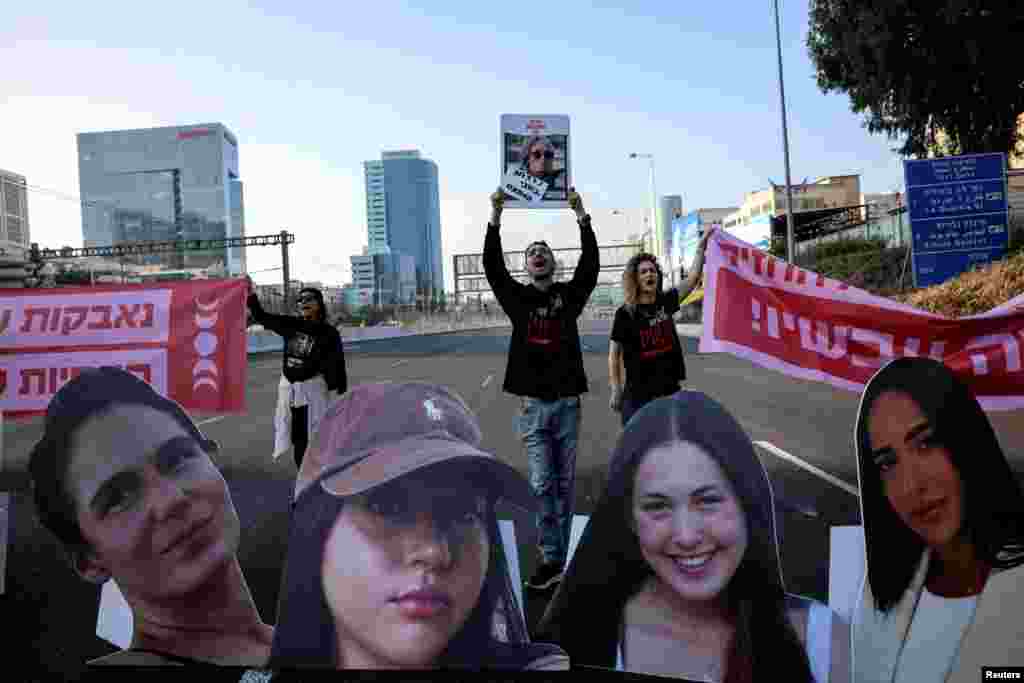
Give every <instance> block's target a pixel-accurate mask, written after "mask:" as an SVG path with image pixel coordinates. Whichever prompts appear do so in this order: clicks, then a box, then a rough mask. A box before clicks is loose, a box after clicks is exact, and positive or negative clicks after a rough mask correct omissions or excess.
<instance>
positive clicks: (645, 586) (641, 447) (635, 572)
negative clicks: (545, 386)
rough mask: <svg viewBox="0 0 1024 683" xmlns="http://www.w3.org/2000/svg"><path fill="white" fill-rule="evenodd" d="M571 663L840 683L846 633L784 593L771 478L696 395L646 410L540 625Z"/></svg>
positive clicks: (714, 407) (711, 404) (714, 406)
mask: <svg viewBox="0 0 1024 683" xmlns="http://www.w3.org/2000/svg"><path fill="white" fill-rule="evenodd" d="M539 637H541V638H544V639H547V640H550V641H551V642H554V643H557V644H559V645H561V646H562V647H563V648H565V649H566V651H567V652H568V653H569V656H570V657H572V660H573V663H574V665H585V666H586V665H589V666H597V667H606V668H609V669H610V668H615V669H617V670H620V671H629V672H636V673H644V674H652V675H660V676H669V677H676V678H687V679H690V680H695V681H713V682H715V683H733V682H734V681H754V680H779V681H791V682H796V681H800V682H804V683H810V682H811V681H816V682H817V683H825V682H826V681H829V682H836V681H847V680H848V678H849V663H848V654H849V629H848V627H847V625H846V624H845V623H843V622H842V620H841V619H840V618H839V617H838V616H836V615H834V614H833V613H832V612H831V610H829V609H828V607H827V606H825V605H822V604H820V603H817V602H814V601H812V600H808V599H805V598H800V597H797V596H793V595H789V594H787V593H786V592H785V589H784V586H783V580H782V572H781V567H780V563H779V555H778V547H777V541H776V537H775V518H774V510H773V499H772V490H771V483H770V481H769V479H768V474H767V472H766V471H765V469H764V467H763V465H762V464H761V461H760V460H759V459H758V457H757V454H756V453H755V451H754V446H753V444H752V443H751V441H750V439H749V437H748V436H747V435H746V434H745V433H744V432H743V429H742V428H741V427H740V425H739V423H737V421H736V420H735V419H734V418H733V417H732V416H731V415H729V413H727V412H726V411H725V409H724V408H723V407H722V406H721V405H719V404H718V403H716V402H715V401H713V400H712V399H710V398H708V397H707V396H705V395H704V394H701V393H698V392H692V391H681V392H679V393H677V394H675V395H673V396H671V397H667V398H661V399H657V400H655V401H653V402H651V403H649V404H648V405H646V406H645V407H644V408H642V409H641V410H640V411H639V412H637V413H636V415H635V416H634V417H633V419H632V420H630V421H629V423H628V424H627V425H626V427H625V429H624V430H623V433H622V435H621V436H620V438H619V442H618V444H617V446H616V448H615V451H614V453H613V455H612V460H611V464H610V466H609V478H608V484H607V487H606V489H605V492H604V495H603V496H602V498H601V500H600V502H599V503H598V504H597V506H596V508H595V510H594V514H593V516H592V517H591V519H590V521H589V523H588V524H587V527H586V529H585V530H584V532H583V537H582V539H581V540H580V543H579V547H578V549H577V550H576V553H575V555H574V556H573V558H572V562H571V564H570V565H569V569H568V571H567V572H566V576H565V579H564V580H563V581H562V584H561V586H560V587H559V589H558V591H557V592H556V593H555V596H554V598H553V599H552V602H551V604H550V605H549V606H548V609H547V612H546V613H545V615H544V617H543V619H542V620H541V623H540V626H539Z"/></svg>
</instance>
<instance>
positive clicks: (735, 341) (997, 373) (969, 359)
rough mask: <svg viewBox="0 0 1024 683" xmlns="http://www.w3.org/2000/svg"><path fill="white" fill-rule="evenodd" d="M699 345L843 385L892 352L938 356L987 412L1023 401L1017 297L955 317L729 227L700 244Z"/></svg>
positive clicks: (1021, 302)
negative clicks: (780, 253) (851, 282)
mask: <svg viewBox="0 0 1024 683" xmlns="http://www.w3.org/2000/svg"><path fill="white" fill-rule="evenodd" d="M704 277H705V280H704V281H705V309H704V329H703V332H702V335H701V342H700V350H701V352H712V351H722V352H726V353H731V354H733V355H736V356H739V357H742V358H746V359H747V360H750V361H752V362H754V363H757V364H758V365H761V366H763V367H766V368H770V369H775V370H779V371H781V372H785V373H787V374H789V375H792V376H795V377H800V378H802V379H809V380H817V381H823V382H828V383H830V384H832V385H834V386H837V387H841V388H843V389H848V390H850V391H857V392H859V391H862V390H863V388H864V384H865V383H866V382H867V381H868V380H869V379H870V378H871V376H872V375H873V374H874V373H875V371H876V370H877V369H878V368H879V367H881V366H882V365H884V364H885V363H886V362H888V361H890V360H892V359H893V358H896V357H899V356H918V355H927V356H931V357H933V358H935V359H936V360H941V361H942V362H944V363H945V364H946V365H947V366H949V367H950V368H951V369H952V370H953V371H954V372H955V373H957V374H958V375H959V376H960V377H961V378H962V379H963V380H964V381H966V382H967V383H968V385H970V386H971V388H972V390H973V391H974V393H975V395H976V396H977V397H978V399H979V401H980V402H981V403H982V405H983V406H984V407H985V408H986V409H988V410H1014V409H1018V408H1021V407H1024V372H1022V370H1021V366H1022V359H1021V345H1022V344H1024V296H1020V297H1017V298H1015V299H1014V300H1012V301H1010V302H1008V303H1007V304H1005V305H1003V306H1000V307H999V308H997V309H994V310H992V311H989V312H988V313H985V314H983V315H978V316H972V317H968V318H960V319H957V320H953V319H949V318H944V317H941V316H937V315H933V314H931V313H928V312H926V311H922V310H918V309H915V308H912V307H910V306H906V305H904V304H901V303H898V302H896V301H892V300H890V299H886V298H883V297H878V296H874V295H872V294H869V293H867V292H864V291H862V290H858V289H853V288H851V287H849V286H847V285H845V284H843V283H840V282H837V281H835V280H830V279H828V278H825V277H823V276H821V275H818V274H817V273H813V272H810V271H807V270H803V269H801V268H797V267H795V266H792V265H790V264H787V263H785V262H782V261H779V260H777V259H775V258H773V257H772V256H770V255H769V254H766V253H765V252H762V251H759V250H757V249H755V248H754V247H752V246H751V245H749V244H747V243H745V242H742V241H740V240H737V239H736V238H735V237H733V236H731V235H729V234H728V233H723V232H720V231H719V232H716V233H715V235H714V236H713V237H712V238H711V241H710V244H709V245H708V251H707V257H706V266H705V271H704Z"/></svg>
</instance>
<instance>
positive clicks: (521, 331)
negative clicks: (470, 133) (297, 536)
mask: <svg viewBox="0 0 1024 683" xmlns="http://www.w3.org/2000/svg"><path fill="white" fill-rule="evenodd" d="M498 230H499V229H498V228H496V227H495V226H493V225H490V224H488V226H487V237H486V238H485V240H484V257H483V261H484V271H485V273H486V275H487V281H488V282H489V283H490V285H491V290H492V291H493V292H494V296H495V298H497V300H498V303H499V304H500V305H501V308H502V310H504V311H505V315H507V316H508V317H509V319H511V321H512V340H511V342H510V343H509V349H508V365H507V367H506V369H505V382H504V386H503V388H504V390H505V391H507V392H508V393H510V394H514V395H516V396H529V397H532V398H539V399H541V400H544V401H554V400H556V399H559V398H567V397H570V396H579V395H580V394H584V393H586V392H587V389H588V386H587V375H586V373H585V372H584V370H583V353H582V350H581V348H580V334H579V328H578V326H577V323H576V319H577V318H579V316H580V314H581V313H582V312H583V309H584V307H586V305H587V301H588V300H589V299H590V295H591V293H592V292H593V291H594V288H595V287H596V286H597V274H598V271H599V269H600V261H599V256H598V250H597V237H596V236H595V235H594V229H593V228H592V227H591V225H590V217H589V216H586V217H585V218H584V219H583V220H582V221H580V240H581V243H582V245H581V246H582V249H581V253H580V259H579V262H578V263H577V264H576V271H575V272H574V273H573V277H572V280H570V281H569V282H554V283H552V284H551V286H550V287H549V288H548V289H547V291H542V290H540V289H538V288H537V287H534V286H533V285H527V284H523V283H521V282H517V281H516V280H515V279H514V278H513V277H512V276H511V274H510V273H509V272H508V267H507V266H506V264H505V255H504V251H503V250H502V248H501V236H500V234H499V232H498Z"/></svg>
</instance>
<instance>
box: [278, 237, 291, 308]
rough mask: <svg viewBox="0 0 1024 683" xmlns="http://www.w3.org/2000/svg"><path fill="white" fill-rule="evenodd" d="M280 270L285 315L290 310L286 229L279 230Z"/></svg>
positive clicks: (289, 278)
mask: <svg viewBox="0 0 1024 683" xmlns="http://www.w3.org/2000/svg"><path fill="white" fill-rule="evenodd" d="M280 235H281V270H282V271H284V289H282V290H281V295H282V297H283V299H282V301H283V302H284V313H285V314H286V315H287V314H288V312H289V311H290V310H291V294H290V292H289V291H288V285H289V284H291V275H290V272H289V268H288V231H287V230H281V232H280Z"/></svg>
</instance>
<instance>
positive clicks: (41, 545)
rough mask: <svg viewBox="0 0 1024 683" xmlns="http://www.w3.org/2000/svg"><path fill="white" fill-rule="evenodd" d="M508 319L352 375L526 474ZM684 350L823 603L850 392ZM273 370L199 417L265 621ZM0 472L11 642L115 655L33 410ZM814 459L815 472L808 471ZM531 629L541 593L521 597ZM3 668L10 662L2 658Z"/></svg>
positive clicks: (364, 364) (48, 659)
mask: <svg viewBox="0 0 1024 683" xmlns="http://www.w3.org/2000/svg"><path fill="white" fill-rule="evenodd" d="M609 326H610V324H609V323H606V322H594V323H588V324H587V326H586V327H585V328H584V329H583V330H582V342H583V345H584V352H585V353H584V364H585V366H586V370H587V373H588V377H589V378H590V393H589V394H587V395H586V396H585V397H584V400H583V425H582V431H581V437H580V447H579V454H578V464H577V476H578V486H577V492H576V496H577V499H576V508H577V513H579V514H588V513H589V512H590V510H591V509H592V506H593V503H594V500H595V499H596V498H597V497H598V495H599V492H600V491H601V488H602V486H603V484H604V477H605V470H606V466H607V462H608V457H609V453H610V449H611V446H612V444H614V442H615V439H616V437H617V436H618V433H619V426H618V424H619V420H618V416H617V415H616V416H613V415H612V414H611V413H610V411H609V409H608V382H607V362H606V361H607V348H608V333H609ZM508 333H509V330H508V329H507V328H497V329H490V330H483V331H476V332H463V333H454V334H439V335H425V336H417V337H407V338H400V339H389V340H383V341H373V342H362V343H358V344H349V345H348V351H347V353H348V365H349V378H350V383H353V384H355V383H362V382H369V381H374V380H426V381H432V382H437V383H442V384H447V385H449V386H451V387H452V388H454V389H455V390H456V391H458V392H459V393H460V394H461V395H462V396H463V397H464V398H465V399H466V400H467V402H468V403H469V404H470V406H471V407H472V408H473V410H474V411H476V413H477V415H478V417H479V420H480V422H481V426H482V429H483V433H484V445H485V447H486V448H488V449H490V450H491V451H492V452H494V453H495V454H496V455H498V456H499V457H500V458H502V459H504V460H505V461H506V462H508V463H510V464H512V465H513V466H515V467H516V468H518V469H519V470H520V471H522V472H523V473H524V474H525V473H526V460H525V457H524V455H523V453H522V450H521V447H520V445H519V442H518V440H517V439H516V436H515V432H514V426H513V416H514V414H515V408H516V405H517V404H516V400H515V398H514V397H512V396H509V395H506V394H504V393H503V392H502V390H501V385H502V379H503V377H504V371H505V354H506V350H507V347H508ZM696 341H697V340H696V339H695V338H692V337H686V338H684V344H685V345H686V346H687V369H688V373H689V381H688V384H689V387H690V388H692V389H697V390H700V391H704V392H706V393H708V394H709V395H711V396H712V397H714V398H715V399H717V400H718V401H720V402H721V403H722V404H723V405H725V406H726V407H727V408H728V409H729V410H730V411H731V412H732V413H733V414H734V415H735V416H736V417H737V418H738V419H739V421H740V422H741V423H742V424H743V426H744V427H745V428H746V429H747V431H748V433H749V434H750V436H751V438H752V439H753V440H754V441H756V442H763V443H767V444H769V445H768V446H765V447H763V448H762V449H761V450H760V451H759V452H760V454H761V455H762V458H763V461H764V463H765V465H766V467H767V469H768V471H769V474H770V476H771V478H772V481H773V485H774V489H775V495H776V503H777V508H778V509H777V516H778V520H779V527H780V536H781V538H780V542H781V556H782V563H783V569H784V574H785V579H786V587H787V589H788V590H789V591H791V592H795V593H800V594H804V595H808V596H812V597H815V598H817V599H819V600H823V601H824V600H827V590H828V575H827V570H828V538H829V535H828V534H829V530H828V529H829V526H830V525H840V524H857V523H859V519H858V516H859V512H858V508H857V500H856V497H855V495H852V494H851V491H855V487H856V484H857V478H856V470H855V461H854V452H853V444H852V435H853V424H854V419H855V416H856V410H857V400H858V397H857V396H856V395H854V394H850V393H847V392H843V391H840V390H837V389H833V388H831V387H829V386H828V385H824V384H817V383H811V382H804V381H799V380H793V379H790V378H788V377H786V376H784V375H781V374H779V373H776V372H772V371H768V370H763V369H761V368H759V367H757V366H754V365H752V364H751V363H749V362H747V361H743V360H740V359H736V358H733V357H731V356H727V355H723V354H712V355H698V354H697V353H696ZM279 377H280V358H279V356H278V355H277V354H268V355H262V356H253V357H251V358H250V363H249V369H248V393H247V401H248V407H249V408H248V413H247V414H246V415H240V416H221V417H209V416H197V417H196V419H197V421H198V422H200V423H201V425H202V429H203V430H204V431H205V432H206V434H207V436H209V437H211V438H213V439H215V440H217V441H218V442H219V443H220V445H221V448H222V451H221V454H220V455H218V458H217V462H218V464H219V465H220V467H221V470H222V472H223V474H224V476H225V479H226V480H227V482H228V484H229V486H230V489H231V492H232V496H233V498H234V501H235V505H236V507H237V509H238V513H239V516H240V518H241V520H242V524H243V535H242V548H241V558H240V559H241V563H242V566H243V569H244V571H245V574H246V578H247V579H248V581H249V585H250V587H251V588H252V591H253V594H254V597H255V600H256V603H257V606H258V608H259V610H260V612H261V614H262V615H263V617H264V619H265V620H266V621H268V622H269V623H273V622H274V615H275V609H276V602H277V595H278V584H279V580H280V572H281V567H282V565H283V562H284V558H285V543H286V539H287V531H288V528H287V527H288V502H289V497H290V495H291V491H292V486H293V482H294V476H295V465H294V463H293V462H292V460H291V459H290V457H287V458H282V459H280V460H278V461H276V462H275V461H273V460H272V459H271V458H270V452H271V447H272V438H273V434H272V431H273V429H272V415H273V411H274V406H275V401H276V391H277V384H278V381H279ZM1022 417H1024V415H1022V414H1021V413H1020V412H1017V413H1006V414H996V415H994V416H993V422H994V424H995V426H996V429H997V432H998V433H999V437H1000V440H1001V442H1002V444H1003V446H1004V448H1005V449H1006V451H1007V453H1008V455H1010V457H1011V461H1012V464H1013V465H1014V467H1015V469H1016V470H1017V471H1021V470H1024V462H1022V460H1021V455H1024V448H1022V446H1024V419H1021V418H1022ZM3 431H4V434H3V437H4V439H3V446H4V451H5V452H4V455H5V472H4V473H2V474H0V484H2V485H3V486H4V487H6V488H8V489H10V490H11V491H12V494H11V502H10V522H9V534H10V544H9V550H8V558H7V566H8V568H7V582H6V591H5V594H4V596H3V597H2V598H0V604H2V605H3V608H2V613H3V616H4V619H5V622H6V623H7V624H8V625H11V626H13V627H14V628H13V629H11V630H10V631H9V633H10V635H9V636H8V642H7V645H8V648H9V649H8V652H11V653H15V655H14V656H15V657H23V658H25V664H26V665H27V666H29V667H31V669H39V668H40V667H41V668H42V669H43V671H45V672H49V673H51V674H59V675H73V674H74V673H75V672H76V671H78V670H80V667H81V665H82V662H84V661H85V660H86V659H90V658H92V657H96V656H100V655H103V654H106V653H108V652H111V651H113V647H112V646H110V645H108V644H106V643H104V642H103V641H101V640H99V639H98V638H97V637H96V636H95V635H94V634H95V626H96V612H97V607H98V604H99V588H98V587H95V586H91V585H90V584H87V583H85V582H83V581H81V580H80V579H78V578H77V576H76V575H75V574H74V573H73V572H72V571H71V570H70V568H69V567H68V565H67V563H66V562H64V560H63V557H62V555H61V552H60V549H59V547H58V546H57V544H56V542H55V541H54V540H53V539H52V538H51V537H50V536H49V534H48V533H46V532H45V531H44V530H43V529H42V528H41V527H40V526H39V525H38V522H36V521H35V519H34V516H33V513H32V511H31V501H30V498H29V497H28V495H27V493H26V491H25V486H26V478H25V476H24V475H23V474H22V473H19V471H20V470H21V469H23V468H24V460H25V456H26V455H27V453H28V451H29V449H30V448H31V446H32V444H33V443H34V442H35V440H36V439H38V437H39V435H40V432H41V427H40V422H39V420H32V421H28V422H19V423H10V422H6V423H5V424H4V427H3ZM812 469H813V470H814V471H812ZM516 533H517V540H518V545H519V557H520V565H521V574H522V578H523V579H524V580H525V579H526V578H527V577H529V576H530V574H531V573H532V572H533V569H534V568H535V566H536V562H537V557H536V553H535V551H534V550H533V547H534V546H533V544H534V541H535V536H534V533H533V529H532V525H531V524H529V523H525V524H520V525H518V527H517V529H516ZM527 596H528V599H527V604H526V608H527V614H528V620H529V621H530V622H531V626H532V624H533V623H535V622H536V620H537V619H538V618H539V616H540V614H541V612H542V610H543V608H544V605H545V596H532V595H530V594H529V593H527ZM7 665H8V666H11V665H13V662H7Z"/></svg>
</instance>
